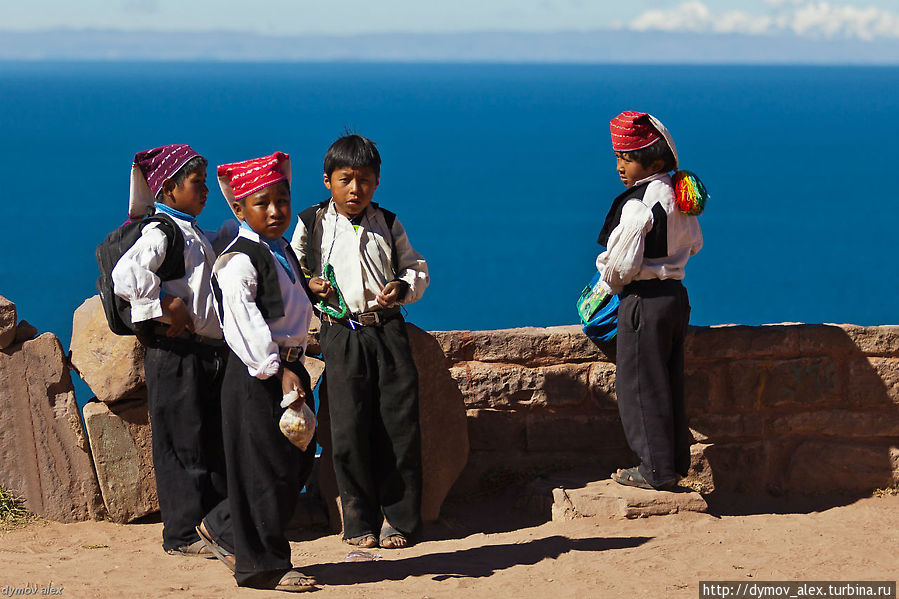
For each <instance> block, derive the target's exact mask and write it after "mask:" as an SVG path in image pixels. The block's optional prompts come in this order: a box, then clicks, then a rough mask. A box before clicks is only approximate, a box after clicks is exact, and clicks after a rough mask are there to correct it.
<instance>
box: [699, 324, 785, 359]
mask: <svg viewBox="0 0 899 599" xmlns="http://www.w3.org/2000/svg"><path fill="white" fill-rule="evenodd" d="M799 330H800V327H799V326H795V325H782V324H781V325H764V326H760V327H750V326H738V325H720V326H713V327H690V332H689V334H688V335H687V339H686V342H685V346H684V349H685V352H686V361H687V363H691V362H693V361H694V360H699V361H705V360H723V359H747V358H757V359H763V358H793V357H796V356H798V355H799Z"/></svg>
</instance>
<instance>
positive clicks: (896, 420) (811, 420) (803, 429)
mask: <svg viewBox="0 0 899 599" xmlns="http://www.w3.org/2000/svg"><path fill="white" fill-rule="evenodd" d="M767 434H768V435H771V436H774V437H806V438H814V437H818V438H820V437H837V438H843V439H854V438H856V439H871V438H874V437H895V438H899V407H896V408H892V409H889V410H866V411H858V410H819V411H815V412H797V413H792V414H784V415H779V416H774V417H772V418H771V420H770V422H769V423H768V430H767Z"/></svg>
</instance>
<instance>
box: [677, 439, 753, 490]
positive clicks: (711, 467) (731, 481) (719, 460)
mask: <svg viewBox="0 0 899 599" xmlns="http://www.w3.org/2000/svg"><path fill="white" fill-rule="evenodd" d="M691 449H693V450H695V453H694V455H693V456H692V458H693V459H692V461H693V463H692V465H691V470H692V471H694V472H701V473H704V474H703V476H702V477H700V478H701V479H702V480H705V481H708V480H709V477H710V478H711V484H710V485H709V486H710V487H711V488H712V489H713V490H715V491H724V492H734V493H747V494H753V493H765V492H767V491H768V490H769V482H770V481H769V480H768V449H767V447H766V444H765V443H764V442H762V441H748V442H747V441H737V442H729V443H709V444H700V445H696V446H694V447H693V448H691ZM707 484H708V483H707Z"/></svg>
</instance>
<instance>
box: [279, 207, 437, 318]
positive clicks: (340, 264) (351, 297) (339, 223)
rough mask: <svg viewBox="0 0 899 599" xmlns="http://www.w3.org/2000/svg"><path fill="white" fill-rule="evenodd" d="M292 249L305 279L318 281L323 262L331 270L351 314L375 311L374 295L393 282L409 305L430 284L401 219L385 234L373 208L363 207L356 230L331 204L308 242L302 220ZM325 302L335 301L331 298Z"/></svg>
mask: <svg viewBox="0 0 899 599" xmlns="http://www.w3.org/2000/svg"><path fill="white" fill-rule="evenodd" d="M391 236H392V237H393V240H394V245H395V247H396V252H397V260H396V263H397V270H398V271H399V272H397V273H396V276H394V272H393V264H392V262H391V242H390V239H391ZM291 246H293V249H294V250H295V251H296V253H297V258H299V260H300V265H301V266H302V267H303V271H304V272H305V274H306V275H307V276H317V277H321V276H322V267H323V266H324V264H326V263H330V264H331V265H332V266H333V267H334V275H335V278H336V280H337V286H338V287H339V288H340V291H341V293H343V297H344V299H345V300H346V303H347V306H349V309H350V311H351V312H367V311H370V310H379V309H380V306H379V305H378V300H377V297H378V294H379V293H381V290H382V289H384V286H385V285H387V283H389V282H390V281H392V280H394V279H400V280H402V281H405V282H406V283H408V284H409V290H408V291H407V292H406V295H405V296H404V297H403V298H402V299H401V300H400V302H399V303H401V304H411V303H412V302H414V301H417V300H418V299H419V298H421V296H422V294H423V293H424V292H425V289H426V288H427V286H428V283H429V282H430V278H429V275H428V264H427V262H425V259H424V258H423V257H422V256H421V254H419V253H418V252H416V251H415V249H414V248H413V247H412V245H411V244H410V243H409V237H408V236H407V235H406V230H405V229H404V228H403V225H402V224H400V221H399V219H398V218H397V219H396V220H394V221H393V227H392V228H390V229H389V230H388V228H387V222H386V221H385V220H384V214H383V213H382V212H381V210H380V209H378V208H375V207H374V206H372V205H371V204H369V205H368V206H366V207H365V211H364V212H363V213H362V218H361V222H360V224H359V225H358V229H356V228H355V227H354V226H353V223H351V222H350V220H349V219H348V218H346V217H345V216H343V215H341V214H340V213H338V212H337V208H336V205H335V204H334V201H333V200H332V201H331V202H330V203H329V204H328V206H327V208H325V209H324V210H319V212H318V214H317V215H316V224H315V226H314V227H313V234H312V239H308V235H307V233H306V226H305V225H304V224H303V221H302V220H300V221H299V222H298V223H297V227H296V230H295V231H294V233H293V239H292V240H291ZM329 301H332V303H335V302H336V300H334V299H333V296H332V299H331V300H329ZM335 305H336V303H335Z"/></svg>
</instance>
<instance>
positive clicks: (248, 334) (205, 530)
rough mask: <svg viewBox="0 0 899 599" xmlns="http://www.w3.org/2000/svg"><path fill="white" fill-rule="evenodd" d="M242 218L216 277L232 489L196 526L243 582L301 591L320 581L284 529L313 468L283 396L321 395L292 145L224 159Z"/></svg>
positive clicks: (224, 176)
mask: <svg viewBox="0 0 899 599" xmlns="http://www.w3.org/2000/svg"><path fill="white" fill-rule="evenodd" d="M218 178H219V184H220V186H221V188H222V193H223V194H224V195H225V198H226V199H227V200H228V202H229V204H230V205H231V209H232V210H233V211H234V213H235V216H237V218H238V219H239V220H240V221H241V224H240V229H239V234H238V237H237V238H236V239H235V240H234V241H233V242H232V243H231V245H229V246H228V247H227V248H226V249H225V250H224V251H223V252H222V254H221V256H219V258H218V260H217V261H216V263H215V267H214V275H213V281H212V285H213V288H214V293H215V296H216V303H217V304H218V308H219V316H220V318H221V322H222V328H223V331H224V336H225V341H226V342H227V344H228V347H229V348H230V349H231V352H232V355H231V356H230V359H229V361H228V366H227V367H226V369H225V379H224V383H223V388H222V389H223V390H222V430H223V435H224V447H225V461H226V465H227V474H228V497H227V499H225V500H223V501H222V502H221V503H219V505H217V506H216V507H215V508H213V509H212V510H211V511H210V512H209V513H208V514H207V515H206V516H205V518H203V522H202V523H201V524H200V526H199V527H198V528H197V532H198V533H199V535H200V537H201V538H202V539H203V540H204V541H205V542H206V546H207V547H208V548H209V549H210V550H211V551H212V553H214V554H215V556H216V557H218V558H219V559H220V560H222V561H223V562H224V563H225V565H227V566H228V567H229V568H230V569H231V570H232V571H233V572H234V577H235V579H236V580H237V584H238V586H244V587H253V588H261V589H275V590H280V591H290V592H300V591H311V590H314V589H315V586H314V585H315V581H314V580H312V579H311V578H309V577H306V576H304V575H303V574H302V573H300V572H299V571H297V570H295V569H293V567H292V565H291V559H290V543H289V542H288V540H287V537H286V536H285V528H286V525H287V522H288V521H289V519H290V517H291V515H292V514H293V511H294V508H295V507H296V502H297V499H298V498H299V494H300V490H301V489H302V488H303V485H304V483H305V481H306V479H307V478H308V476H309V473H310V471H311V470H312V462H313V460H314V458H315V446H316V444H315V441H314V440H313V441H312V442H311V443H310V444H309V446H308V447H307V448H306V450H305V451H303V450H300V449H299V448H297V447H295V446H294V445H293V444H292V443H291V442H290V441H288V440H287V438H286V437H285V436H284V435H282V434H281V431H280V430H279V426H278V422H279V420H280V418H281V414H282V409H281V405H280V404H281V402H282V397H283V396H284V395H285V394H286V393H288V392H291V391H296V392H297V394H298V399H296V400H295V401H294V403H292V404H291V405H290V407H292V408H294V409H299V408H301V407H302V405H303V403H304V401H306V402H309V403H310V407H311V403H312V389H311V388H310V386H309V383H310V381H309V375H308V373H307V372H306V369H305V368H304V366H303V354H304V353H305V349H306V336H307V333H308V331H309V323H310V321H311V319H312V304H311V303H310V297H309V289H308V287H307V284H306V278H305V277H304V276H303V271H302V270H301V269H300V265H299V263H298V261H297V259H296V256H295V255H294V253H293V251H292V250H291V248H290V245H289V244H288V243H287V241H286V240H285V239H284V238H283V237H282V236H283V235H284V232H285V231H286V230H287V227H288V226H289V225H290V220H291V217H292V213H291V210H290V159H289V157H288V156H287V154H284V153H283V152H275V153H274V154H272V155H271V156H265V157H262V158H256V159H253V160H247V161H244V162H236V163H233V164H225V165H221V166H219V167H218Z"/></svg>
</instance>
